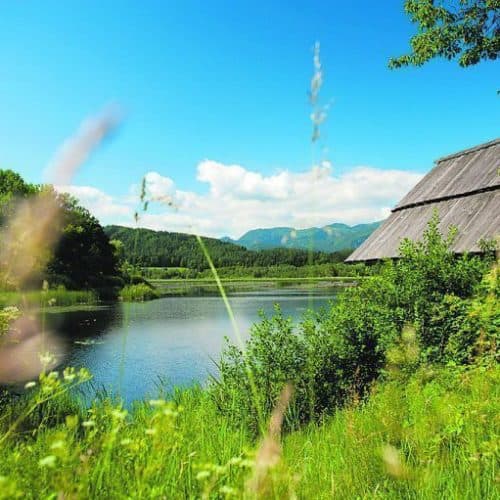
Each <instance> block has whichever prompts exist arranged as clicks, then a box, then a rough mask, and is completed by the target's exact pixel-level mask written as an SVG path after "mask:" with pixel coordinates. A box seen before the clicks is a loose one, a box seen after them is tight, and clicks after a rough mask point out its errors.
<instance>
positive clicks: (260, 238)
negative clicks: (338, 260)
mask: <svg viewBox="0 0 500 500" xmlns="http://www.w3.org/2000/svg"><path fill="white" fill-rule="evenodd" d="M380 224H381V221H380V222H372V223H371V224H357V225H355V226H348V225H347V224H340V223H335V224H330V225H328V226H324V227H321V228H319V227H312V228H308V229H294V228H291V227H274V228H269V229H252V230H251V231H248V232H247V233H245V234H244V235H243V236H242V237H241V238H239V239H238V240H232V239H231V238H227V237H226V238H222V241H224V242H231V243H235V244H237V245H241V246H244V247H245V248H248V249H249V250H263V249H268V248H296V249H303V250H307V249H309V248H310V247H311V245H312V246H313V248H314V250H317V251H321V252H336V251H339V250H345V249H347V248H357V247H358V246H359V245H361V243H363V241H365V240H366V239H367V238H368V236H370V234H371V233H372V232H373V231H375V229H377V227H378V226H380Z"/></svg>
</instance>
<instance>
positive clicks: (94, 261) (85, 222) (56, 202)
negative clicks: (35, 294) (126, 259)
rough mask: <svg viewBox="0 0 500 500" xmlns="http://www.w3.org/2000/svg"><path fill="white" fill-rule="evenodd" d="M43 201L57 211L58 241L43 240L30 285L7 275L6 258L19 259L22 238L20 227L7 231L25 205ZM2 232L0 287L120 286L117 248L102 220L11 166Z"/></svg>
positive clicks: (3, 178)
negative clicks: (14, 170) (17, 171)
mask: <svg viewBox="0 0 500 500" xmlns="http://www.w3.org/2000/svg"><path fill="white" fill-rule="evenodd" d="M41 199H45V200H46V201H47V204H49V203H50V204H51V206H54V207H55V210H57V213H58V217H57V218H56V220H57V223H56V225H57V227H52V228H50V229H51V231H54V233H55V236H54V239H55V240H56V241H57V244H56V245H55V247H54V248H51V247H50V245H49V244H48V242H47V241H43V242H40V248H39V249H37V250H38V255H39V262H37V263H35V267H36V270H37V272H36V274H35V276H33V277H32V278H31V279H30V282H29V283H19V282H17V281H18V280H16V278H15V277H14V276H12V274H11V273H9V266H8V265H7V262H8V261H9V259H10V260H12V258H14V257H16V255H17V258H20V256H21V254H22V253H23V251H24V250H23V248H22V247H23V236H22V232H21V231H15V230H11V231H10V232H9V228H10V229H12V228H14V227H15V225H16V223H17V222H18V221H17V222H16V217H19V215H18V214H22V212H23V209H24V210H33V209H34V207H36V204H35V203H34V202H35V200H41ZM0 236H1V240H2V249H1V251H0V289H7V290H9V289H17V288H19V287H23V286H24V287H28V288H38V289H40V288H41V286H42V283H43V281H46V282H47V283H48V284H49V286H51V287H54V286H64V287H66V288H67V289H79V290H83V289H88V290H90V289H92V290H99V291H100V292H101V293H102V294H104V293H106V294H108V293H112V290H113V289H115V288H117V287H119V286H121V284H122V283H121V279H120V276H119V270H118V260H117V257H116V255H115V253H116V252H115V247H114V246H113V245H112V243H111V242H110V240H109V237H108V236H107V235H106V233H105V232H104V230H103V228H102V226H101V225H100V224H99V221H98V220H97V219H96V218H95V217H94V216H93V215H92V214H91V213H90V212H89V211H88V210H87V209H85V208H83V207H81V206H80V205H79V204H78V201H77V200H75V199H74V198H72V197H71V196H69V195H66V194H60V193H56V191H55V190H54V189H53V187H52V186H47V185H35V184H30V183H27V182H25V181H24V179H23V178H22V177H21V176H20V175H19V174H17V173H16V172H13V171H12V170H0Z"/></svg>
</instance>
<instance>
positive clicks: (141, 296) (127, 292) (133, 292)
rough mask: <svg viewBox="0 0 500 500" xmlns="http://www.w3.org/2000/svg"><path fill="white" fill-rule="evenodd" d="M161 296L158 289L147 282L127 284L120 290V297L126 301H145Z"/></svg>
mask: <svg viewBox="0 0 500 500" xmlns="http://www.w3.org/2000/svg"><path fill="white" fill-rule="evenodd" d="M159 297H160V294H159V293H158V291H157V290H156V289H155V288H152V287H151V286H148V285H146V284H145V283H137V284H135V285H126V286H124V287H123V288H122V289H121V290H120V298H121V300H123V301H124V302H144V301H145V300H153V299H157V298H159Z"/></svg>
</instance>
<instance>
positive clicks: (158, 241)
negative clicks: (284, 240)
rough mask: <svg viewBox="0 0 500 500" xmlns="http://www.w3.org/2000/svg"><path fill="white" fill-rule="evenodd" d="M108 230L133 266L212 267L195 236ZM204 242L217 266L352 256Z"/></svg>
mask: <svg viewBox="0 0 500 500" xmlns="http://www.w3.org/2000/svg"><path fill="white" fill-rule="evenodd" d="M104 230H105V232H106V234H107V235H108V236H109V238H110V239H112V240H120V241H121V242H122V243H123V245H124V251H125V257H126V259H127V260H128V261H129V262H131V263H134V264H137V265H140V266H145V267H187V268H189V269H197V270H203V269H207V268H208V265H207V260H206V257H205V256H204V255H203V253H202V251H201V249H200V246H199V244H198V242H197V241H196V238H195V236H193V235H191V234H184V233H171V232H167V231H153V230H151V229H143V228H129V227H123V226H106V227H105V228H104ZM203 241H204V242H205V245H206V247H207V249H208V251H209V253H210V256H211V257H212V260H213V262H214V264H215V266H216V267H230V266H247V267H250V266H275V265H278V264H288V265H293V266H304V265H307V264H311V263H314V264H325V263H336V262H342V261H343V260H344V259H345V258H346V257H347V256H348V255H349V253H350V250H348V251H343V252H334V253H325V252H313V254H312V255H310V254H309V252H308V251H306V250H302V249H294V248H274V249H266V250H260V251H254V250H249V249H247V248H245V247H244V246H242V245H238V244H234V243H232V242H225V241H221V240H218V239H216V238H205V237H204V238H203ZM311 257H312V258H311ZM311 261H312V262H311Z"/></svg>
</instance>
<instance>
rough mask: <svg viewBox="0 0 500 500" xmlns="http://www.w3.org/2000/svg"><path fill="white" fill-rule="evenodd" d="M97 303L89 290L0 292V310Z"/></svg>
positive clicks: (61, 289)
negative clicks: (11, 307) (10, 307)
mask: <svg viewBox="0 0 500 500" xmlns="http://www.w3.org/2000/svg"><path fill="white" fill-rule="evenodd" d="M98 302H99V298H98V297H97V295H96V293H95V292H93V291H91V290H66V289H64V288H56V289H53V290H30V291H26V292H8V291H1V290H0V308H2V307H8V306H16V307H28V308H48V307H54V306H75V305H80V304H84V305H92V304H96V303H98Z"/></svg>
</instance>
